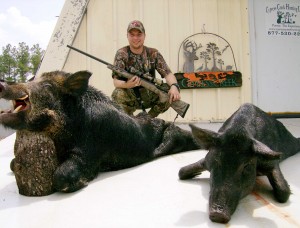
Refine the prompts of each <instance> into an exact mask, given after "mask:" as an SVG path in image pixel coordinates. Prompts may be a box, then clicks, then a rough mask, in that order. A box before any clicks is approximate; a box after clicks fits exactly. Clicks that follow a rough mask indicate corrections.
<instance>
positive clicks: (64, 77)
mask: <svg viewBox="0 0 300 228" xmlns="http://www.w3.org/2000/svg"><path fill="white" fill-rule="evenodd" d="M90 76H91V73H90V72H88V71H79V72H76V73H74V74H70V73H65V72H62V71H55V72H49V73H44V74H42V75H41V77H40V78H38V79H37V80H34V81H31V82H28V83H16V84H6V83H0V98H1V97H2V98H4V99H6V100H12V101H13V103H14V106H15V110H14V112H2V113H1V114H0V124H2V125H4V126H5V127H9V128H13V129H16V130H17V131H29V132H33V133H34V134H33V138H32V139H27V140H29V141H30V140H33V141H34V138H35V137H38V135H39V134H41V135H43V136H46V138H44V140H45V141H47V138H48V139H50V140H49V142H51V141H53V143H54V146H55V148H54V149H53V148H52V149H53V151H54V150H55V152H56V156H57V160H58V167H57V168H56V169H55V171H54V173H53V178H52V184H53V187H54V189H55V190H56V191H61V192H73V191H77V190H79V189H81V188H83V187H84V186H86V185H87V184H88V182H89V181H91V180H93V179H94V178H95V177H96V176H97V175H98V173H99V172H104V171H112V170H119V169H124V168H129V167H133V166H136V165H139V164H142V163H145V162H148V161H151V160H153V159H155V158H157V157H159V156H164V155H168V154H174V153H178V152H182V151H189V150H194V149H198V148H199V145H198V144H197V143H196V141H195V140H194V137H193V135H192V133H191V132H190V131H185V130H183V129H181V128H179V127H177V126H175V125H174V124H173V123H169V122H166V121H164V120H162V119H159V118H150V117H149V116H148V115H146V114H141V115H139V116H137V117H132V116H129V115H127V114H126V113H125V112H124V111H122V109H121V108H120V107H119V106H118V105H117V104H115V103H114V102H113V101H111V100H110V99H109V98H108V97H107V96H106V95H104V94H103V93H102V92H101V91H99V90H97V89H95V88H93V87H92V86H89V85H88V82H89V78H90ZM30 137H31V136H29V138H30ZM46 143H48V142H46ZM47 147H51V145H50V144H48V146H47ZM33 148H34V150H37V151H35V152H32V153H31V152H28V153H31V154H33V155H34V154H35V155H36V154H38V153H39V150H40V147H39V145H35V146H34V147H33ZM26 149H27V150H28V149H30V148H29V147H26ZM17 154H18V153H17ZM22 154H23V156H24V155H26V153H25V152H24V153H22ZM48 158H50V157H48ZM27 159H31V158H30V156H27V157H26V160H27ZM42 159H46V158H42ZM51 159H54V160H52V161H49V162H50V164H52V163H53V165H54V166H55V157H52V158H51ZM26 162H27V161H26ZM18 163H19V162H18ZM42 163H43V162H42ZM34 164H36V163H34ZM32 167H33V169H34V166H32ZM14 169H15V168H14ZM15 171H16V169H15ZM32 171H33V170H32ZM48 171H51V170H48ZM48 171H47V172H48ZM26 173H27V174H29V173H30V172H29V171H28V172H25V173H23V175H25V176H23V177H22V178H23V179H25V180H28V181H29V180H30V177H28V176H26V175H27V174H26ZM42 179H43V178H42ZM41 182H43V181H41ZM33 190H34V189H33Z"/></svg>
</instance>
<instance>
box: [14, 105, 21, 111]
mask: <svg viewBox="0 0 300 228" xmlns="http://www.w3.org/2000/svg"><path fill="white" fill-rule="evenodd" d="M21 108H22V105H19V106H18V107H17V108H16V109H15V110H14V111H13V113H17V112H19V111H20V109H21Z"/></svg>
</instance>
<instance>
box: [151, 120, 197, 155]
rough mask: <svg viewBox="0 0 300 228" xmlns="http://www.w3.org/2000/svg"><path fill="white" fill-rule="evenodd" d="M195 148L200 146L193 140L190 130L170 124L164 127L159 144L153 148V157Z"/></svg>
mask: <svg viewBox="0 0 300 228" xmlns="http://www.w3.org/2000/svg"><path fill="white" fill-rule="evenodd" d="M196 149H200V146H199V145H198V144H197V143H196V141H195V140H194V138H193V136H192V134H191V132H190V131H186V130H183V129H181V128H179V127H177V126H175V125H174V124H171V125H170V126H169V127H167V128H166V130H165V132H164V135H163V139H162V142H161V144H160V145H159V146H158V147H157V148H156V149H155V150H154V157H161V156H164V155H169V154H175V153H179V152H182V151H189V150H196Z"/></svg>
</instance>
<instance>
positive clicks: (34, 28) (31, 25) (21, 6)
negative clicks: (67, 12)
mask: <svg viewBox="0 0 300 228" xmlns="http://www.w3.org/2000/svg"><path fill="white" fill-rule="evenodd" d="M64 2H65V0H9V1H8V0H0V5H1V7H0V50H2V47H5V46H6V45H7V44H11V45H12V46H16V47H17V46H18V44H19V43H20V42H25V43H26V44H27V45H28V46H29V47H32V46H33V45H34V44H39V45H40V47H41V48H42V49H44V50H46V48H47V45H48V42H49V40H50V37H51V35H52V32H53V30H54V27H55V25H56V22H57V20H58V16H59V15H60V12H61V10H62V8H63V5H64Z"/></svg>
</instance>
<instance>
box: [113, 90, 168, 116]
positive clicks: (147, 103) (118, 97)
mask: <svg viewBox="0 0 300 228" xmlns="http://www.w3.org/2000/svg"><path fill="white" fill-rule="evenodd" d="M140 94H141V99H142V100H143V105H144V108H145V109H148V108H150V110H149V112H148V114H149V115H150V116H152V117H156V116H158V115H159V114H160V113H163V112H165V111H167V110H168V109H169V107H170V104H169V102H168V101H167V102H165V103H161V102H159V97H158V95H157V94H155V93H153V92H151V91H149V90H147V89H145V88H140ZM112 100H113V101H115V102H116V103H118V104H119V105H120V106H121V107H122V108H123V110H124V111H125V112H126V113H127V114H129V115H133V113H134V111H136V110H137V109H142V107H141V106H140V104H139V102H138V100H137V97H136V95H135V93H134V91H133V89H120V88H116V89H115V90H114V91H113V93H112Z"/></svg>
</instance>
